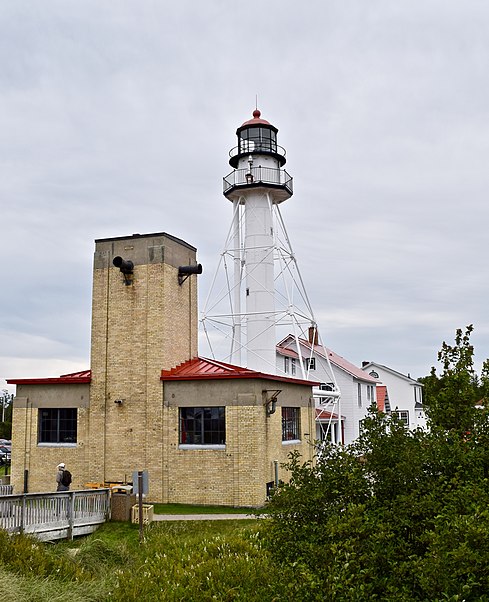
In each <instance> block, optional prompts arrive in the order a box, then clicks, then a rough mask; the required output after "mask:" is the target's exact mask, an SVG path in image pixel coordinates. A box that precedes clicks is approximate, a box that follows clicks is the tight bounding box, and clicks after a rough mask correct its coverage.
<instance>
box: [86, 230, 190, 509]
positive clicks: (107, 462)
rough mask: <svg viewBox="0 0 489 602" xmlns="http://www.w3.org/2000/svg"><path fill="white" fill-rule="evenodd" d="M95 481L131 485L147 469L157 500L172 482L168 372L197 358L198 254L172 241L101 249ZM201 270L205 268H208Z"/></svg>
mask: <svg viewBox="0 0 489 602" xmlns="http://www.w3.org/2000/svg"><path fill="white" fill-rule="evenodd" d="M95 243H96V246H95V258H94V270H93V301H92V343H91V376H92V380H91V385H90V407H89V416H88V437H87V443H88V445H89V449H88V450H86V452H88V453H87V454H86V457H87V458H88V470H87V476H88V475H89V476H90V478H91V479H93V480H99V481H100V482H111V481H113V482H120V481H125V480H131V476H132V471H134V470H143V469H147V470H148V471H149V474H150V490H151V496H152V499H160V498H161V496H162V488H163V486H164V481H165V474H164V473H165V466H166V458H165V454H166V453H167V451H166V450H167V447H168V445H167V443H166V442H165V437H166V433H167V429H168V428H169V426H168V425H167V424H166V422H167V418H166V417H165V407H164V402H163V400H164V396H163V383H162V382H161V380H160V376H161V370H162V369H170V368H172V367H174V366H176V365H177V364H179V363H180V362H183V361H186V360H188V359H190V358H192V357H194V356H196V355H197V328H198V325H197V283H196V276H195V275H193V274H190V275H189V276H188V277H186V276H187V275H188V274H180V276H179V268H181V267H182V266H193V270H190V271H191V272H192V271H193V272H197V264H196V249H195V248H194V247H192V246H190V245H189V244H187V243H185V242H184V241H182V240H179V239H177V238H175V237H173V236H170V235H168V234H164V233H160V234H144V235H139V234H134V235H132V236H129V237H121V238H105V239H101V240H96V241H95ZM200 269H201V268H200Z"/></svg>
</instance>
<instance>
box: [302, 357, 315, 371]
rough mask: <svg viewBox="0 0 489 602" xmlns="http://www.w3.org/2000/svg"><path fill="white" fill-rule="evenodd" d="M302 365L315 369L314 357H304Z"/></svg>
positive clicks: (307, 368)
mask: <svg viewBox="0 0 489 602" xmlns="http://www.w3.org/2000/svg"><path fill="white" fill-rule="evenodd" d="M304 367H305V368H306V370H315V369H316V358H315V357H306V358H305V359H304Z"/></svg>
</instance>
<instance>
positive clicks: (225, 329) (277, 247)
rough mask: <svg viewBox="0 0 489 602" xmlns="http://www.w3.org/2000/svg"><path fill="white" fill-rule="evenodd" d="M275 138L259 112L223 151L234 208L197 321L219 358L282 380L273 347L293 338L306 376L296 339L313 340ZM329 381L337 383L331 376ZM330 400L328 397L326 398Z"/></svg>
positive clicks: (287, 181)
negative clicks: (287, 224) (287, 225)
mask: <svg viewBox="0 0 489 602" xmlns="http://www.w3.org/2000/svg"><path fill="white" fill-rule="evenodd" d="M277 132H278V129H277V128H276V127H275V126H273V125H272V124H271V123H269V122H268V121H266V120H265V119H262V118H261V113H260V111H259V110H258V109H256V110H255V111H253V118H252V119H250V120H249V121H246V122H245V123H243V125H242V126H241V127H239V128H238V129H237V131H236V134H237V137H238V145H237V146H236V147H234V148H232V149H231V151H230V152H229V155H230V159H229V164H230V165H231V167H232V168H233V171H232V172H231V173H230V174H229V175H227V176H226V177H225V178H224V191H223V192H224V196H225V197H226V198H227V199H229V200H230V201H231V202H232V204H233V219H232V223H231V227H230V229H229V232H228V236H227V239H226V242H225V245H224V249H223V251H222V253H221V258H220V262H219V265H218V268H217V271H216V275H215V277H214V281H213V283H212V286H211V289H210V291H209V294H208V297H207V300H206V303H205V306H204V310H203V312H202V315H201V323H202V327H203V331H204V333H205V336H206V339H207V342H208V343H209V347H210V350H211V354H212V355H213V357H215V356H216V348H219V356H220V357H219V359H221V360H223V361H229V362H230V363H233V364H238V365H243V366H246V367H248V368H250V369H253V370H258V371H261V372H267V373H271V374H276V373H281V374H283V371H281V370H280V369H278V368H277V361H276V345H277V342H278V341H279V340H281V339H282V338H283V337H284V336H286V335H288V334H292V335H293V336H294V337H295V339H296V348H297V351H298V354H299V373H298V376H301V377H302V378H308V369H307V367H306V366H307V365H308V362H306V361H304V360H305V359H306V358H304V357H301V345H299V341H300V340H301V339H306V340H311V334H312V338H313V340H315V341H318V340H319V339H318V333H317V325H316V320H315V318H314V314H313V311H312V307H311V304H310V302H309V299H308V296H307V293H306V290H305V287H304V283H303V281H302V277H301V275H300V272H299V268H298V264H297V261H296V257H295V255H294V252H293V249H292V246H291V243H290V239H289V236H288V234H287V230H286V228H285V223H284V220H283V219H282V215H281V213H280V205H281V204H282V203H283V202H284V201H286V200H287V199H289V198H290V197H291V196H292V194H293V190H292V177H291V176H290V175H289V174H288V173H287V172H286V171H285V169H282V168H283V166H284V165H285V149H284V148H282V147H281V146H279V145H278V144H277ZM311 331H312V332H311ZM224 341H227V343H228V345H227V346H226V350H225V351H223V342H224ZM328 363H329V360H328ZM330 368H331V367H330ZM330 382H335V380H334V374H333V371H332V370H331V381H330ZM325 394H326V393H325V391H322V394H321V397H322V398H323V399H325ZM328 395H329V394H328ZM335 397H337V395H335V393H334V391H333V392H332V395H331V397H329V398H330V399H332V398H335Z"/></svg>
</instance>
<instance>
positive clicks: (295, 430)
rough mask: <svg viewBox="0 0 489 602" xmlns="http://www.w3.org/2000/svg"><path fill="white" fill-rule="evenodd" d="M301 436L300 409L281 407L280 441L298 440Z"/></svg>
mask: <svg viewBox="0 0 489 602" xmlns="http://www.w3.org/2000/svg"><path fill="white" fill-rule="evenodd" d="M300 438H301V409H300V408H282V441H298V440H300Z"/></svg>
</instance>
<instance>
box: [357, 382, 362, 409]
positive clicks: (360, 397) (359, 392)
mask: <svg viewBox="0 0 489 602" xmlns="http://www.w3.org/2000/svg"><path fill="white" fill-rule="evenodd" d="M357 390H358V407H359V408H361V407H362V383H357Z"/></svg>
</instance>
